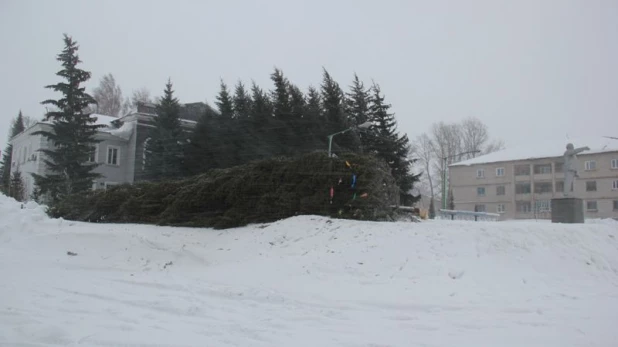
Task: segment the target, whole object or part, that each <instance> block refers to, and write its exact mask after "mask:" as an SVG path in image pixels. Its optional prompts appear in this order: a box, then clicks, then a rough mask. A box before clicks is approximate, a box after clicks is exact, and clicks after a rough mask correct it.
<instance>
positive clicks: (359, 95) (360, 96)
mask: <svg viewBox="0 0 618 347" xmlns="http://www.w3.org/2000/svg"><path fill="white" fill-rule="evenodd" d="M370 99H371V97H370V93H369V90H368V89H367V88H365V85H364V84H363V82H361V80H360V79H359V78H358V75H357V74H354V80H353V81H352V85H351V86H350V92H349V93H346V100H345V103H346V110H347V114H348V116H349V117H350V121H351V122H352V124H356V125H360V124H363V123H365V122H366V121H368V120H369V100H370Z"/></svg>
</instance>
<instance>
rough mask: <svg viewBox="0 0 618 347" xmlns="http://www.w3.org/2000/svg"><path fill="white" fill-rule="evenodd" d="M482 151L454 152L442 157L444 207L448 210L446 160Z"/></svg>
mask: <svg viewBox="0 0 618 347" xmlns="http://www.w3.org/2000/svg"><path fill="white" fill-rule="evenodd" d="M480 152H481V151H479V150H476V151H468V152H462V153H458V154H454V155H450V156H448V157H442V158H440V159H442V209H443V210H446V201H447V200H448V199H447V198H448V197H447V194H446V162H447V160H449V159H451V158H456V157H460V156H462V155H466V154H472V153H480Z"/></svg>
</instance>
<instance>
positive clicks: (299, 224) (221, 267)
mask: <svg viewBox="0 0 618 347" xmlns="http://www.w3.org/2000/svg"><path fill="white" fill-rule="evenodd" d="M23 207H24V208H23V209H22V208H21V205H20V204H19V203H16V202H15V201H14V200H11V199H9V198H6V197H5V196H3V195H0V278H2V281H1V282H0V345H3V346H4V345H6V346H312V347H313V346H615V345H616V344H615V343H616V341H618V330H616V322H618V241H617V238H618V224H617V223H614V222H603V223H594V224H585V225H556V224H549V223H534V222H515V223H508V222H491V223H490V222H485V223H474V222H448V221H435V222H425V223H374V222H361V221H350V220H331V219H328V218H325V217H314V216H302V217H295V218H290V219H286V220H282V221H279V222H275V223H271V224H260V225H253V226H248V227H244V228H238V229H230V230H226V231H214V230H211V229H190V228H172V227H154V226H149V225H123V224H88V223H82V222H69V221H65V220H62V219H49V218H47V217H46V216H45V213H44V211H43V210H42V208H41V207H39V206H37V205H36V204H28V205H25V206H23Z"/></svg>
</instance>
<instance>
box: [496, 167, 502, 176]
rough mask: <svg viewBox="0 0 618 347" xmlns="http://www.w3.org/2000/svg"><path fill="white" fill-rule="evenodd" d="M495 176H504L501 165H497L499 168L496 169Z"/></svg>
mask: <svg viewBox="0 0 618 347" xmlns="http://www.w3.org/2000/svg"><path fill="white" fill-rule="evenodd" d="M496 176H498V177H502V176H504V168H503V167H499V168H497V169H496Z"/></svg>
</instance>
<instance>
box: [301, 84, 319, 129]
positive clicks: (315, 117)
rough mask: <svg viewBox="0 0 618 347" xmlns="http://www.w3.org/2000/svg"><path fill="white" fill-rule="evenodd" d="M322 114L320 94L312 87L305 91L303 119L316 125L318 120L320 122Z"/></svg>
mask: <svg viewBox="0 0 618 347" xmlns="http://www.w3.org/2000/svg"><path fill="white" fill-rule="evenodd" d="M322 114H323V112H322V98H321V96H320V92H318V90H317V89H315V88H314V87H309V90H308V91H307V102H306V109H305V118H307V119H309V120H311V121H312V122H316V123H317V122H318V121H319V120H322Z"/></svg>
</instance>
